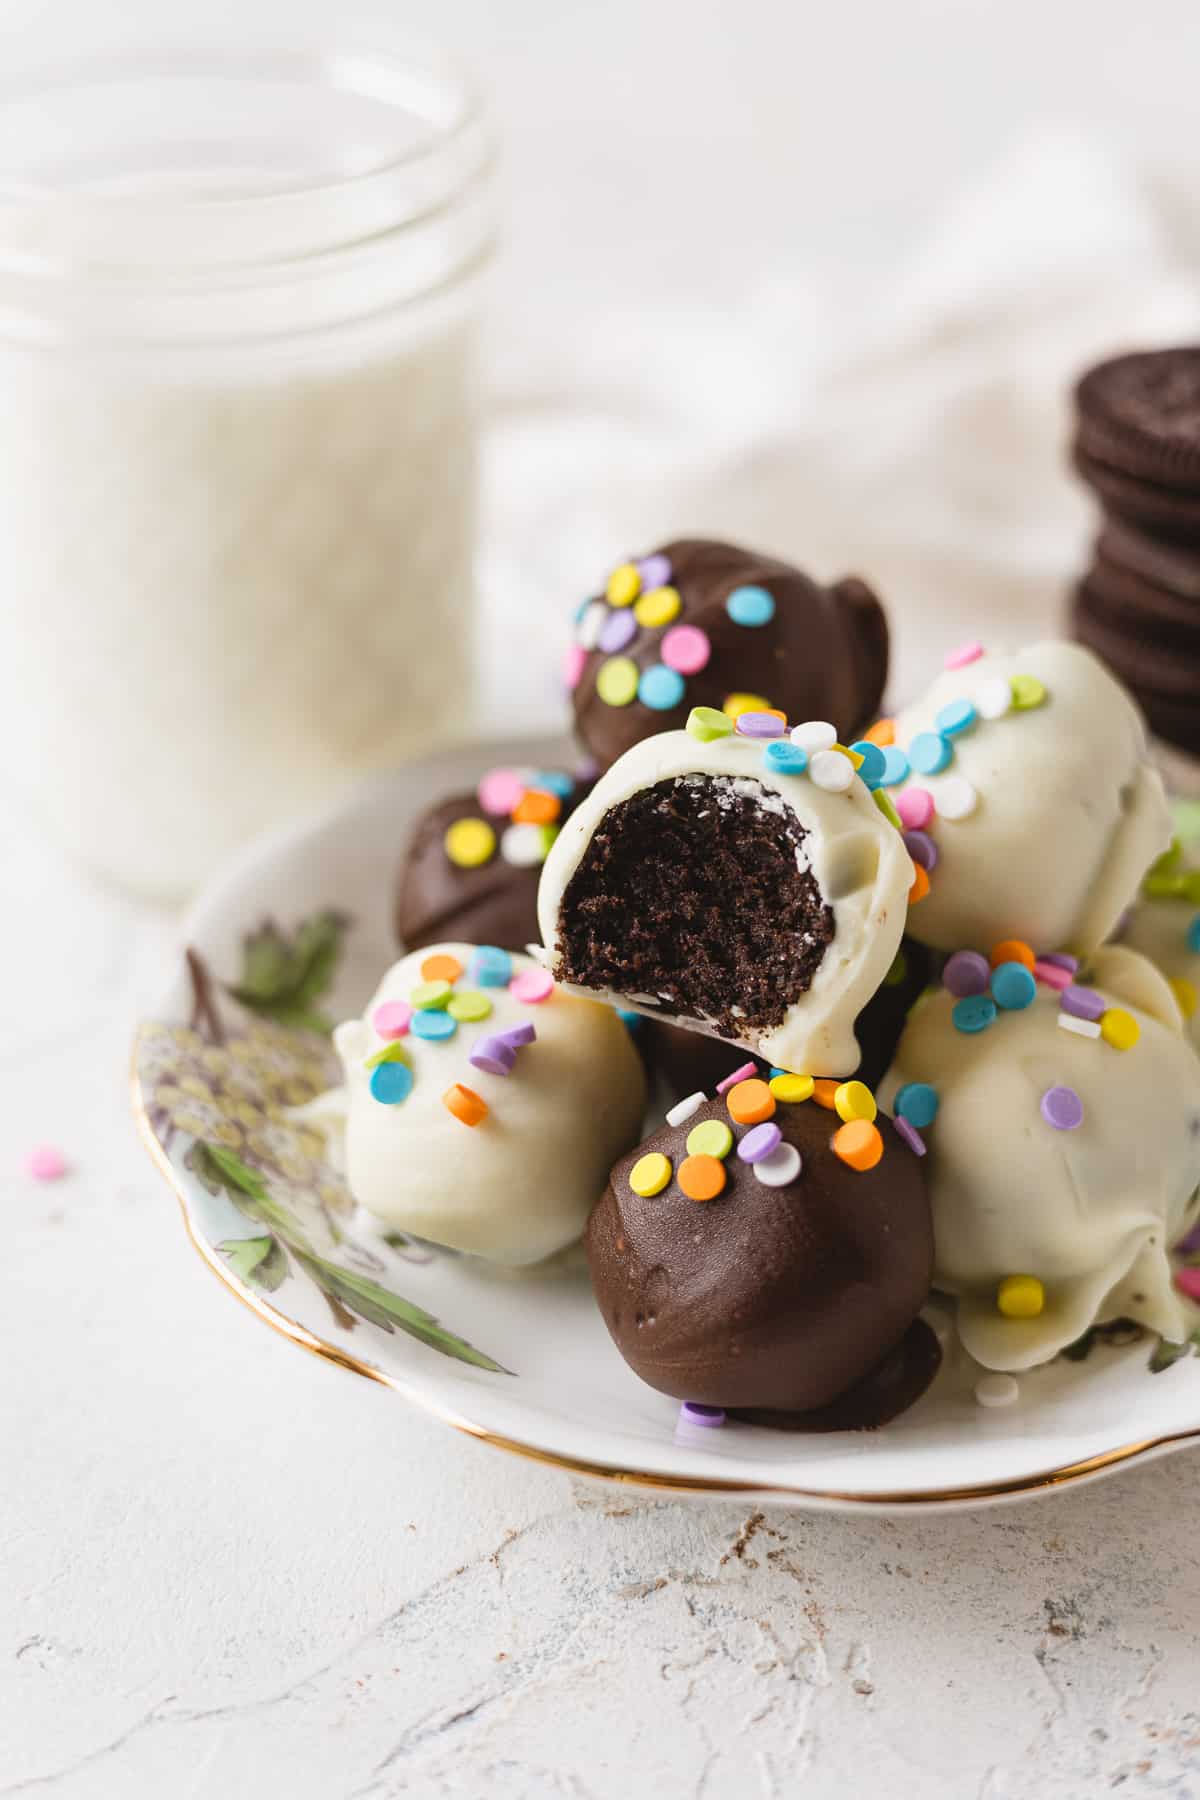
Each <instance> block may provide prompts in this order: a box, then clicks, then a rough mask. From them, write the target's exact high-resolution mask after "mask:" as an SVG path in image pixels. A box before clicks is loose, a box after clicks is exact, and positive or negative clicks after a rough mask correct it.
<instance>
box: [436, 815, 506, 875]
mask: <svg viewBox="0 0 1200 1800" xmlns="http://www.w3.org/2000/svg"><path fill="white" fill-rule="evenodd" d="M442 847H443V849H444V850H445V852H446V855H447V856H448V857H449V858H450V861H451V862H452V863H453V864H454V865H455V867H456V868H459V869H479V868H482V867H483V865H484V863H486V862H489V861H490V860H491V858H492V857H493V856H494V855H495V851H496V834H495V832H494V831H493V830H492V828H491V826H490V825H489V824H488V822H487V820H486V819H456V820H455V821H454V823H453V825H450V826H448V827H447V828H446V835H445V837H444V838H443V839H442Z"/></svg>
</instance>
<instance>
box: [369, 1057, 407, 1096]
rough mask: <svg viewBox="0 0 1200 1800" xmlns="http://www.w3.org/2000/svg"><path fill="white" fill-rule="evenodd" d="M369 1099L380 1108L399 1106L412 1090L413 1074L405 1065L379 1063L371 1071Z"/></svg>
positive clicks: (400, 1063) (399, 1063)
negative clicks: (377, 1103)
mask: <svg viewBox="0 0 1200 1800" xmlns="http://www.w3.org/2000/svg"><path fill="white" fill-rule="evenodd" d="M370 1089H371V1098H372V1100H377V1101H378V1102H379V1104H380V1106H399V1105H401V1104H402V1102H403V1101H405V1100H407V1099H408V1096H409V1095H410V1094H411V1093H412V1090H413V1073H412V1070H411V1069H410V1068H409V1066H408V1064H407V1063H402V1062H385V1063H379V1064H378V1066H377V1067H376V1068H374V1069H372V1071H371V1081H370Z"/></svg>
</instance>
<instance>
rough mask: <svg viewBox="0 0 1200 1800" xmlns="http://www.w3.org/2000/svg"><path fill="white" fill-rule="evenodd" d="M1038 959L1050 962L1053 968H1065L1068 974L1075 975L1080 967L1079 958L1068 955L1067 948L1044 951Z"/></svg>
mask: <svg viewBox="0 0 1200 1800" xmlns="http://www.w3.org/2000/svg"><path fill="white" fill-rule="evenodd" d="M1038 960H1039V961H1040V962H1044V963H1050V964H1051V966H1052V967H1053V968H1056V969H1065V970H1066V971H1067V973H1068V975H1074V974H1075V972H1076V970H1077V969H1078V968H1079V958H1078V957H1077V956H1070V955H1068V954H1067V952H1066V951H1065V950H1046V951H1043V953H1042V955H1041V956H1040V957H1039V959H1038Z"/></svg>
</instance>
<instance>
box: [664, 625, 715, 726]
mask: <svg viewBox="0 0 1200 1800" xmlns="http://www.w3.org/2000/svg"><path fill="white" fill-rule="evenodd" d="M660 651H661V655H662V659H663V661H664V662H665V663H666V665H667V667H668V669H674V670H675V672H676V674H678V675H698V674H699V673H700V671H701V669H704V668H707V666H708V659H709V657H710V656H711V655H712V645H711V644H710V643H709V641H708V633H707V632H705V631H701V629H700V627H699V626H698V625H675V626H673V627H672V628H671V630H670V631H668V632H667V635H666V636H665V637H664V638H663V641H662V644H661V645H660ZM705 710H706V711H708V710H710V709H709V708H705Z"/></svg>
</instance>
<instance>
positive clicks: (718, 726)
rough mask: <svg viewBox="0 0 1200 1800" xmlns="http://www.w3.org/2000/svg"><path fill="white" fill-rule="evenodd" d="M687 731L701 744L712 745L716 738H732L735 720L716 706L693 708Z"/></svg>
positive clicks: (688, 718)
mask: <svg viewBox="0 0 1200 1800" xmlns="http://www.w3.org/2000/svg"><path fill="white" fill-rule="evenodd" d="M686 729H687V731H688V732H689V734H690V735H691V736H692V737H694V738H696V739H697V741H698V742H699V743H701V744H711V743H712V742H713V740H714V739H715V738H723V737H731V736H732V734H733V720H732V719H731V718H729V717H728V716H727V714H725V713H723V712H718V711H717V709H716V707H715V706H693V708H692V710H691V712H690V713H689V714H688V716H687V727H686Z"/></svg>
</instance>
